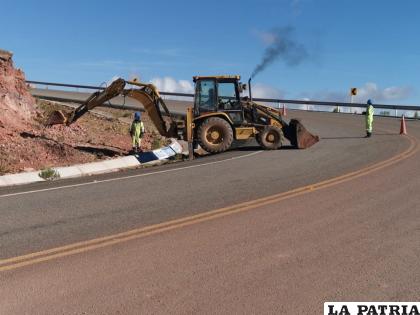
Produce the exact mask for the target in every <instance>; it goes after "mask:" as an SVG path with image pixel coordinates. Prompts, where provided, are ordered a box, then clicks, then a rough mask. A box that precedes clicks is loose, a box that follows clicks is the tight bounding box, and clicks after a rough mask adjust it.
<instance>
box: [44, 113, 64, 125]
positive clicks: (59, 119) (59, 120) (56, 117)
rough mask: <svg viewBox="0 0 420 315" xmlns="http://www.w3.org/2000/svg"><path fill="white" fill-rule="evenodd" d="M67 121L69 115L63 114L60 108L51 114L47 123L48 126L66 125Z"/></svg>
mask: <svg viewBox="0 0 420 315" xmlns="http://www.w3.org/2000/svg"><path fill="white" fill-rule="evenodd" d="M66 122H67V117H66V116H65V115H64V114H63V112H62V111H59V110H55V111H53V112H52V113H51V114H50V116H49V117H48V119H47V121H46V123H45V125H47V126H53V125H64V124H65V123H66Z"/></svg>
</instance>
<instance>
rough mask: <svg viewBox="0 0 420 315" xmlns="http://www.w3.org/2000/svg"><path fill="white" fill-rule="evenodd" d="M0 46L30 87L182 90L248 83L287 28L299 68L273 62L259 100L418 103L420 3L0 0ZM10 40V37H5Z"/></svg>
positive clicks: (259, 84) (260, 84) (260, 79)
mask: <svg viewBox="0 0 420 315" xmlns="http://www.w3.org/2000/svg"><path fill="white" fill-rule="evenodd" d="M1 8H2V11H3V13H2V18H1V20H0V27H1V29H2V30H3V31H2V35H1V42H0V48H4V49H8V50H12V51H13V52H14V53H15V56H14V60H15V63H16V65H17V66H18V67H21V68H22V69H23V70H24V71H25V72H26V75H27V78H28V79H31V80H41V81H53V82H66V83H80V84H94V85H95V84H100V83H102V82H104V81H109V80H110V79H111V78H112V77H115V76H123V77H125V78H129V77H130V76H133V75H136V76H140V78H141V80H143V81H153V82H155V83H157V84H158V85H159V87H160V88H161V89H163V90H179V91H189V90H190V89H191V87H192V85H191V77H192V76H193V75H211V74H241V75H242V77H243V80H244V81H245V80H247V79H248V77H249V75H250V74H251V73H252V71H253V70H254V68H255V66H256V65H257V64H258V63H259V62H260V61H261V58H262V56H263V53H264V50H265V49H266V48H267V46H268V45H269V44H270V42H269V40H267V38H270V34H271V32H272V30H273V29H275V28H278V27H280V28H283V27H291V28H293V29H294V33H293V34H294V38H293V39H294V40H295V41H296V42H297V43H299V44H302V45H303V46H304V47H305V49H306V51H307V58H305V59H304V60H303V61H302V62H301V63H300V64H298V65H296V66H289V65H287V64H286V63H284V62H283V61H282V59H281V58H280V59H278V60H277V61H276V62H274V63H273V64H272V65H271V66H270V67H268V68H267V69H266V70H265V71H264V72H262V73H260V74H259V75H258V76H257V77H256V78H255V79H254V82H255V85H256V90H257V93H259V96H265V97H286V98H309V99H327V100H331V101H335V100H337V101H338V100H345V99H348V96H347V94H348V90H349V88H350V87H358V88H359V91H360V95H359V97H358V99H357V100H360V101H365V99H366V98H368V97H371V98H373V99H374V100H375V101H377V102H378V103H398V104H419V97H420V94H419V91H418V88H417V85H418V81H419V78H418V74H419V73H420V63H419V61H418V59H419V56H420V41H419V40H418V33H419V31H420V21H419V19H418V12H420V1H416V0H406V1H384V0H382V1H380V0H372V1H367V0H360V1H359V0H352V1H350V0H340V1H338V0H335V1H333V0H329V1H327V0H283V1H282V0H277V1H271V0H260V1H247V0H242V1H227V0H225V1H204V0H201V1H197V0H195V1H182V0H179V1H157V0H156V1H139V0H137V1H119V2H117V1H107V0H103V1H96V0H91V1H86V0H85V1H79V0H72V1H30V0H29V1H28V0H27V1H21V0H13V1H9V0H1ZM5 30H6V31H5Z"/></svg>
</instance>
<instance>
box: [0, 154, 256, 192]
mask: <svg viewBox="0 0 420 315" xmlns="http://www.w3.org/2000/svg"><path fill="white" fill-rule="evenodd" d="M261 152H263V151H257V152H252V153H249V154H246V155H241V156H235V157H232V158H228V159H225V160H220V161H214V162H207V163H202V164H197V165H190V166H184V167H178V168H173V169H169V170H163V171H157V172H151V173H146V174H137V175H130V176H123V177H117V178H109V179H104V180H94V181H92V182H87V183H80V184H73V185H64V186H59V187H51V188H44V189H38V190H28V191H22V192H18V193H12V194H5V195H0V198H6V197H13V196H19V195H27V194H34V193H38V192H45V191H52V190H61V189H66V188H74V187H80V186H87V185H94V184H101V183H107V182H114V181H119V180H125V179H131V178H136V177H145V176H151V175H156V174H163V173H171V172H176V171H182V170H186V169H190V168H196V167H200V166H207V165H213V164H219V163H223V162H228V161H233V160H238V159H242V158H246V157H250V156H253V155H256V154H258V153H261Z"/></svg>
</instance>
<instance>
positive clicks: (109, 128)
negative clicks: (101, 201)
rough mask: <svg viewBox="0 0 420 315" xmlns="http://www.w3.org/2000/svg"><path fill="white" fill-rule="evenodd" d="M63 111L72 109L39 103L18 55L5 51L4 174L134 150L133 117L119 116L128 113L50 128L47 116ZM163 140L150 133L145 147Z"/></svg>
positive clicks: (0, 110) (1, 79) (0, 76)
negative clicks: (19, 65) (17, 62)
mask: <svg viewBox="0 0 420 315" xmlns="http://www.w3.org/2000/svg"><path fill="white" fill-rule="evenodd" d="M57 109H60V110H63V109H64V110H66V109H67V110H69V109H68V108H66V107H63V106H61V105H59V104H56V103H52V102H48V101H36V100H35V99H34V98H33V97H32V96H31V94H30V93H29V89H28V87H27V85H26V83H25V75H24V73H23V72H22V71H21V70H19V69H16V68H15V67H14V65H13V61H12V54H11V53H8V52H6V51H3V50H0V175H4V174H7V173H16V172H21V171H33V170H38V169H42V168H47V167H53V166H67V165H73V164H78V163H87V162H93V161H96V160H98V159H104V158H105V159H106V158H111V157H114V156H118V155H125V154H128V153H129V151H130V149H131V139H130V136H129V126H130V125H129V123H130V119H131V118H130V117H127V119H126V121H122V120H120V119H119V117H118V116H121V115H124V116H126V113H124V114H122V113H118V115H115V118H112V117H114V116H112V115H111V118H110V117H109V115H105V116H101V115H96V114H92V113H88V114H86V115H84V116H83V117H82V118H81V119H79V120H78V121H77V122H76V123H74V124H72V125H71V126H63V125H56V126H52V127H45V125H44V122H45V121H46V119H47V117H48V116H49V114H50V113H51V112H52V111H53V110H57ZM128 116H130V115H128ZM145 118H146V119H147V117H145ZM145 125H146V129H148V130H151V129H152V128H150V126H149V127H148V124H147V123H146V124H145ZM160 141H161V140H160V136H158V135H156V134H154V133H153V132H148V133H146V135H145V137H144V141H143V143H142V149H143V150H150V149H152V148H155V147H157V146H160Z"/></svg>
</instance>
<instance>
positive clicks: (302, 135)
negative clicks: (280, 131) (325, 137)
mask: <svg viewBox="0 0 420 315" xmlns="http://www.w3.org/2000/svg"><path fill="white" fill-rule="evenodd" d="M285 136H286V138H288V139H289V141H290V143H291V144H292V146H294V147H296V148H298V149H306V148H309V147H311V146H313V145H314V144H315V143H317V142H318V141H319V137H318V136H314V135H313V134H311V133H310V132H309V131H308V130H306V128H305V127H304V126H303V125H302V123H301V122H300V121H299V120H297V119H291V120H290V122H289V126H288V127H287V130H286V133H285Z"/></svg>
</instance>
